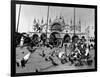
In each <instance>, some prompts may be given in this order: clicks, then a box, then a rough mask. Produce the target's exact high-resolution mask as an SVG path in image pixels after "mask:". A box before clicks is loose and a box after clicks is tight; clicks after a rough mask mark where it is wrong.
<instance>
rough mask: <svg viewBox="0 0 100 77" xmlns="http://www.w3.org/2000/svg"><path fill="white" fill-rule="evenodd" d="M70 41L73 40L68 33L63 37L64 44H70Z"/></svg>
mask: <svg viewBox="0 0 100 77" xmlns="http://www.w3.org/2000/svg"><path fill="white" fill-rule="evenodd" d="M70 39H71V37H70V35H69V34H67V33H66V34H65V35H64V37H63V43H67V42H70Z"/></svg>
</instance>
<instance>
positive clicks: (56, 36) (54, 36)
mask: <svg viewBox="0 0 100 77" xmlns="http://www.w3.org/2000/svg"><path fill="white" fill-rule="evenodd" d="M49 43H50V44H51V45H53V46H54V47H58V46H59V45H60V44H61V35H60V33H59V32H52V33H51V34H50V38H49Z"/></svg>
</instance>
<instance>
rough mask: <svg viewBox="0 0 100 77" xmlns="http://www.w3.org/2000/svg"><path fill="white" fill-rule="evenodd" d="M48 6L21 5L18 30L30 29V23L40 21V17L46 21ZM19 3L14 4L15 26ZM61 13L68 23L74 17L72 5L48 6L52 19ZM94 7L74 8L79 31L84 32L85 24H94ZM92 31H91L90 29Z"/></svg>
mask: <svg viewBox="0 0 100 77" xmlns="http://www.w3.org/2000/svg"><path fill="white" fill-rule="evenodd" d="M47 11H48V6H40V5H23V4H22V5H21V12H20V20H19V28H18V32H29V31H32V25H33V21H34V19H36V20H39V21H40V22H41V20H42V18H43V20H44V23H45V22H46V21H47ZM18 13H19V4H17V5H16V28H17V23H18ZM60 15H62V16H63V17H64V20H65V23H66V24H70V21H71V20H73V19H74V7H58V6H57V7H56V6H50V8H49V19H50V18H51V21H53V20H54V19H55V18H56V16H60ZM94 16H95V15H94V9H89V8H75V24H76V25H77V24H78V21H79V19H80V20H81V31H82V32H85V28H86V27H87V26H94V24H95V22H94ZM91 32H93V31H91Z"/></svg>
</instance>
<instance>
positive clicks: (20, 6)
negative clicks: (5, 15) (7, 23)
mask: <svg viewBox="0 0 100 77" xmlns="http://www.w3.org/2000/svg"><path fill="white" fill-rule="evenodd" d="M20 12H21V4H20V6H19V13H18V22H17V32H18V28H19V20H20Z"/></svg>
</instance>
